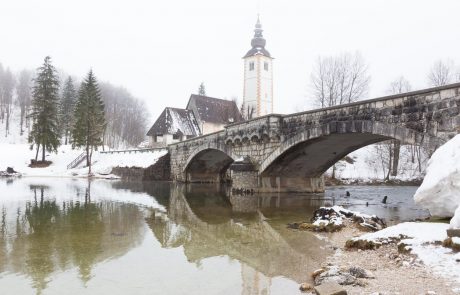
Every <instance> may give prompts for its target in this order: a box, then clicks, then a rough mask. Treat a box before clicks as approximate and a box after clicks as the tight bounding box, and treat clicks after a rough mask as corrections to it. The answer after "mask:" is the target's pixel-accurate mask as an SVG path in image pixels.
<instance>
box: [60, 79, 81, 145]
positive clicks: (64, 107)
mask: <svg viewBox="0 0 460 295" xmlns="http://www.w3.org/2000/svg"><path fill="white" fill-rule="evenodd" d="M76 100H77V91H76V90H75V86H74V84H73V80H72V78H71V77H70V76H69V77H68V78H67V80H66V81H65V84H64V89H63V91H62V99H61V116H60V121H61V130H62V132H63V133H64V142H65V144H67V143H68V142H70V137H71V131H72V127H73V124H74V108H75V102H76Z"/></svg>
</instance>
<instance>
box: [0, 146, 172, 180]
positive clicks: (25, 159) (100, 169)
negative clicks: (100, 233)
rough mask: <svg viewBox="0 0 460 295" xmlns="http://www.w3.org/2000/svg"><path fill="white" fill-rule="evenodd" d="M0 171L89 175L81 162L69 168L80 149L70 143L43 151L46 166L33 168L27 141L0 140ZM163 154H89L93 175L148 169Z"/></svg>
mask: <svg viewBox="0 0 460 295" xmlns="http://www.w3.org/2000/svg"><path fill="white" fill-rule="evenodd" d="M0 150H1V151H2V153H1V154H0V165H1V166H0V170H6V169H7V168H8V167H11V168H13V169H14V170H15V171H17V172H19V173H20V174H21V175H22V176H27V177H29V176H34V177H37V176H38V177H77V178H78V177H82V178H86V177H88V168H86V167H84V166H85V165H84V164H85V163H81V164H80V165H77V166H76V167H74V168H70V169H68V165H69V164H70V163H71V162H72V161H73V160H75V159H76V158H77V157H78V156H79V155H80V154H82V152H83V150H81V149H72V147H71V146H70V145H63V146H60V147H59V149H58V152H57V153H46V161H50V162H51V164H50V165H49V166H48V167H40V168H32V167H30V166H29V165H30V163H31V159H34V158H35V151H33V150H30V146H29V145H28V144H7V143H0ZM165 154H166V151H152V152H149V153H114V154H110V153H102V152H101V151H95V152H94V153H93V157H92V163H93V165H92V173H93V176H92V177H94V178H104V179H112V178H118V177H117V176H116V175H113V174H112V170H113V168H115V167H138V168H147V167H149V166H151V165H153V164H154V163H156V161H157V160H158V159H159V158H160V157H162V156H163V155H165Z"/></svg>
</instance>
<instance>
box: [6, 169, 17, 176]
mask: <svg viewBox="0 0 460 295" xmlns="http://www.w3.org/2000/svg"><path fill="white" fill-rule="evenodd" d="M6 173H9V174H13V173H17V172H16V171H14V169H13V168H11V167H7V168H6Z"/></svg>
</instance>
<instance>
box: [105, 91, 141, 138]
mask: <svg viewBox="0 0 460 295" xmlns="http://www.w3.org/2000/svg"><path fill="white" fill-rule="evenodd" d="M99 88H100V90H101V95H102V98H103V99H104V104H105V117H106V121H107V128H106V132H105V135H104V144H105V145H108V146H109V147H122V146H137V145H138V144H140V143H141V142H142V141H143V140H144V139H145V136H146V135H145V134H146V132H147V131H146V130H147V124H148V121H149V113H148V111H147V107H146V105H145V102H144V101H143V100H140V99H137V98H135V97H133V96H132V95H131V93H129V91H128V90H126V89H125V88H123V87H117V86H114V85H112V84H110V83H99Z"/></svg>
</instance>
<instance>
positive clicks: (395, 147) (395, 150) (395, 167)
mask: <svg viewBox="0 0 460 295" xmlns="http://www.w3.org/2000/svg"><path fill="white" fill-rule="evenodd" d="M400 150H401V142H400V141H399V140H395V141H394V142H393V167H392V172H391V176H397V175H398V166H399V152H400Z"/></svg>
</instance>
